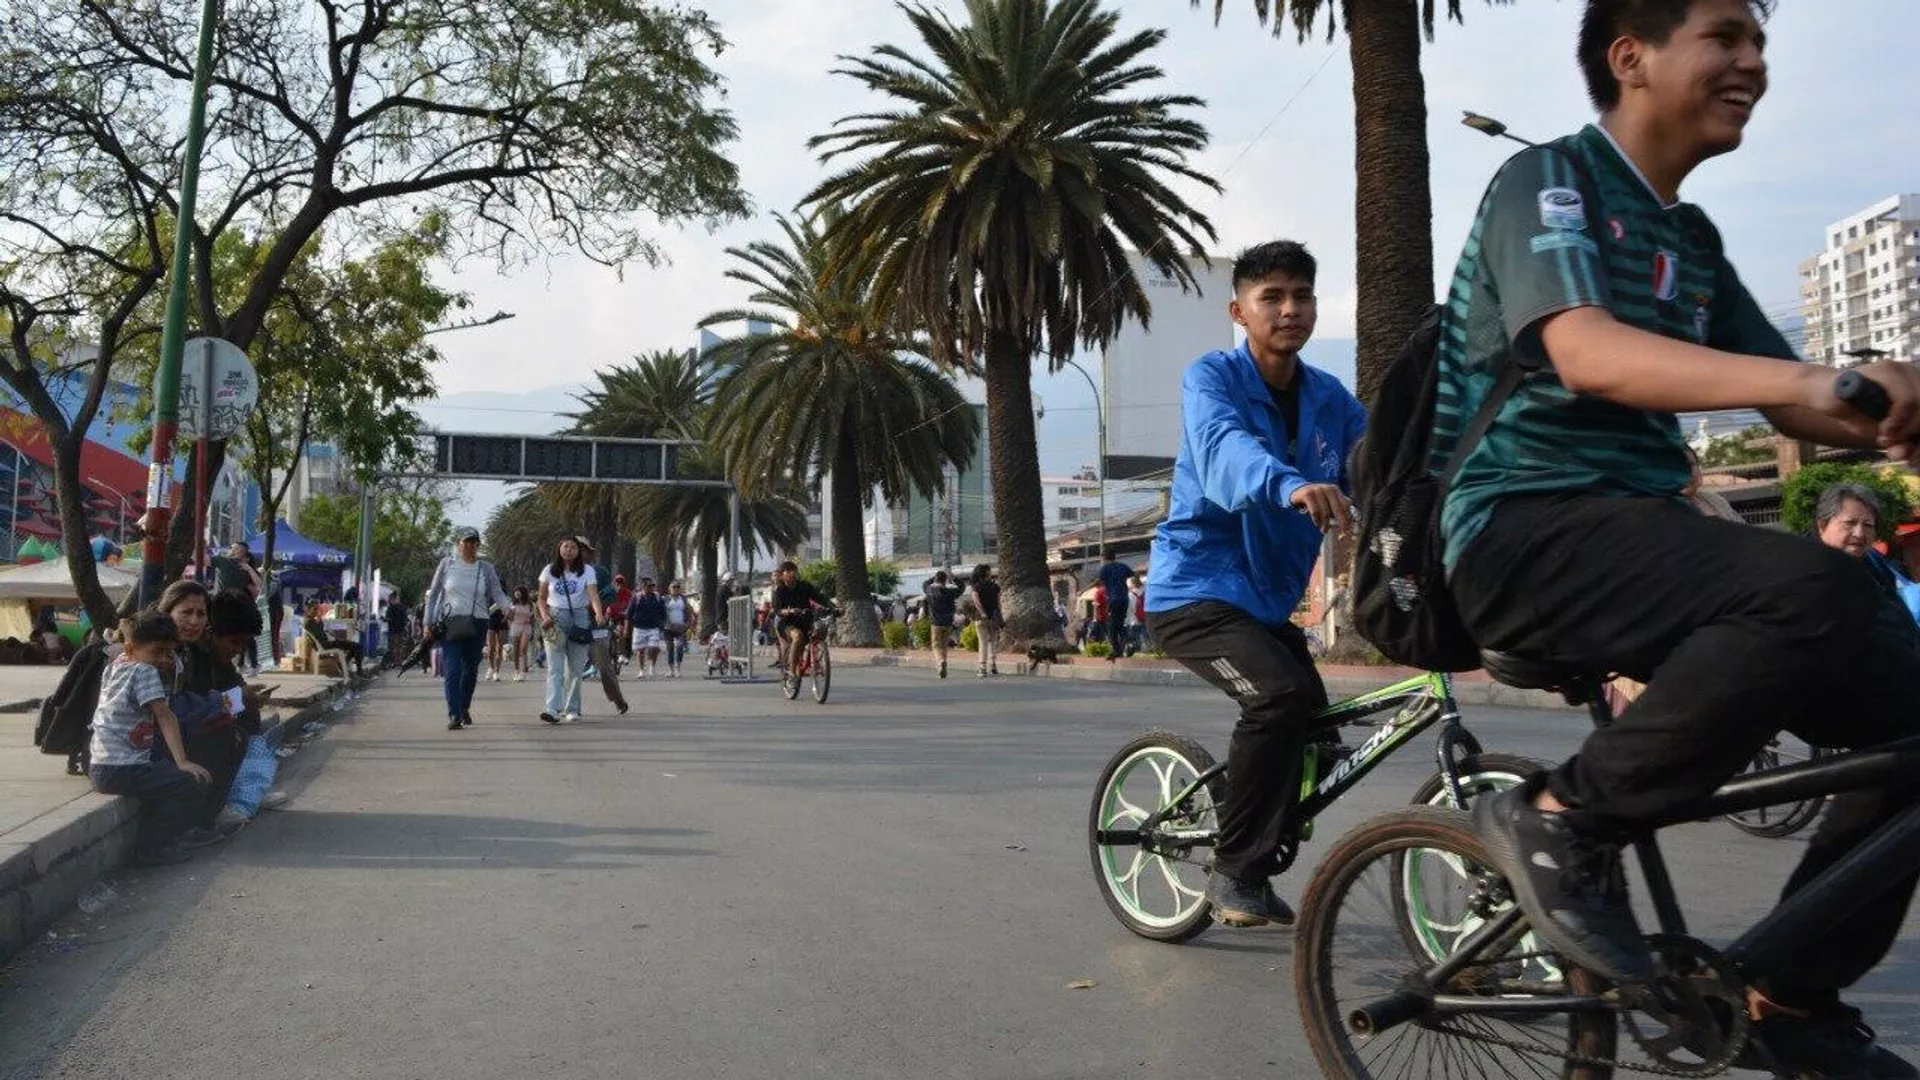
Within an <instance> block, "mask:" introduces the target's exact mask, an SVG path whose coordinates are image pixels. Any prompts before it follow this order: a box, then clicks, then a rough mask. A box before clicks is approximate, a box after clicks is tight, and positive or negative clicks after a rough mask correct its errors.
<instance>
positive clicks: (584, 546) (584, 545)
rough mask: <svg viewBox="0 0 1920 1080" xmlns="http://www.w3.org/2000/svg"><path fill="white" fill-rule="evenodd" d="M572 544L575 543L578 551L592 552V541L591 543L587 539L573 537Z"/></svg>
mask: <svg viewBox="0 0 1920 1080" xmlns="http://www.w3.org/2000/svg"><path fill="white" fill-rule="evenodd" d="M573 542H574V543H576V544H579V545H580V550H581V551H592V550H593V541H591V540H589V539H587V538H586V537H584V536H576V537H574V538H573Z"/></svg>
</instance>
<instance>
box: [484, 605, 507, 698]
mask: <svg viewBox="0 0 1920 1080" xmlns="http://www.w3.org/2000/svg"><path fill="white" fill-rule="evenodd" d="M506 653H507V613H506V612H505V611H504V610H502V609H500V608H495V609H493V611H491V612H489V613H488V614H487V681H488V682H499V681H500V663H501V661H502V660H504V659H505V658H506Z"/></svg>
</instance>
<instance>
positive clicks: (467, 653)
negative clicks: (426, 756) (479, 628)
mask: <svg viewBox="0 0 1920 1080" xmlns="http://www.w3.org/2000/svg"><path fill="white" fill-rule="evenodd" d="M486 645H487V639H486V638H484V637H481V636H480V635H479V634H475V635H474V636H472V637H470V638H468V639H467V640H465V641H443V642H441V643H440V672H441V675H442V676H443V677H444V678H445V679H446V688H447V718H448V719H450V720H451V719H461V718H465V716H466V715H467V711H468V710H469V709H471V708H473V688H474V685H475V684H477V683H478V682H479V681H480V657H481V654H482V652H483V651H484V650H485V649H486Z"/></svg>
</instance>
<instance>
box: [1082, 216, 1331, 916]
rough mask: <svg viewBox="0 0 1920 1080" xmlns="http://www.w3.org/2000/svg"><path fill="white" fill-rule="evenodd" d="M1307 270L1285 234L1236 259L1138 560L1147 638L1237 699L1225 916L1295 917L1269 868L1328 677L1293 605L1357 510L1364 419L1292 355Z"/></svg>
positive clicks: (1214, 892)
mask: <svg viewBox="0 0 1920 1080" xmlns="http://www.w3.org/2000/svg"><path fill="white" fill-rule="evenodd" d="M1315 271H1316V267H1315V264H1314V259H1313V256H1312V255H1310V254H1308V252H1307V250H1306V248H1304V247H1301V246H1300V245H1299V244H1296V243H1293V242H1292V241H1287V240H1280V241H1275V242H1273V243H1268V244H1261V245H1259V246H1257V247H1253V248H1249V249H1247V250H1246V251H1244V252H1242V253H1241V254H1240V256H1239V257H1238V258H1237V259H1235V260H1234V263H1233V300H1232V302H1231V303H1229V304H1228V305H1227V312H1228V314H1229V315H1230V316H1231V317H1232V319H1233V321H1234V322H1235V323H1236V324H1238V325H1239V326H1240V327H1242V328H1243V329H1244V330H1245V331H1246V334H1247V340H1246V342H1245V343H1244V344H1242V345H1241V346H1240V347H1239V348H1236V349H1230V350H1227V351H1224V352H1213V353H1208V354H1207V355H1205V356H1203V357H1201V358H1200V359H1198V360H1196V361H1194V363H1193V365H1192V366H1191V367H1189V368H1188V369H1187V373H1186V376H1185V377H1184V378H1183V379H1182V380H1181V387H1180V400H1181V405H1180V408H1181V426H1182V433H1181V437H1180V455H1179V458H1178V459H1177V460H1176V461H1175V463H1174V467H1173V495H1172V501H1171V504H1170V507H1169V510H1168V514H1167V520H1166V521H1164V522H1162V523H1161V524H1160V527H1159V529H1158V530H1157V531H1156V532H1155V533H1154V538H1153V553H1152V562H1151V565H1150V566H1149V568H1148V573H1147V627H1148V629H1149V631H1151V632H1152V634H1153V640H1154V641H1155V642H1157V643H1158V644H1159V646H1160V648H1161V649H1162V650H1163V651H1165V652H1166V654H1167V655H1168V656H1171V657H1173V658H1174V659H1175V660H1178V661H1180V662H1181V663H1182V664H1184V665H1186V666H1187V667H1188V668H1190V669H1192V670H1193V672H1194V673H1195V674H1197V675H1199V676H1200V677H1201V678H1203V679H1205V680H1207V681H1208V682H1210V683H1212V684H1213V685H1215V686H1217V687H1219V688H1220V689H1222V690H1224V691H1226V692H1227V694H1228V695H1229V696H1230V697H1232V698H1233V699H1234V700H1235V701H1236V702H1238V703H1239V705H1240V720H1239V723H1237V724H1235V725H1234V729H1233V739H1232V742H1231V743H1230V745H1229V747H1228V751H1227V798H1226V802H1225V803H1224V804H1223V805H1222V806H1220V807H1219V815H1220V836H1219V840H1218V841H1217V843H1216V845H1215V847H1214V861H1213V875H1212V877H1211V879H1210V880H1209V883H1208V886H1207V888H1208V899H1209V900H1210V901H1212V903H1213V907H1214V912H1215V914H1216V915H1218V916H1219V917H1220V919H1221V921H1222V922H1225V923H1226V924H1227V925H1229V926H1261V925H1264V924H1267V923H1278V924H1280V925H1283V926H1285V925H1290V924H1291V923H1292V922H1293V911H1292V910H1291V909H1290V908H1288V907H1287V905H1286V904H1285V903H1284V902H1283V901H1282V900H1281V899H1280V898H1279V897H1278V896H1276V895H1275V894H1274V891H1273V885H1272V883H1271V880H1270V879H1271V878H1272V877H1273V875H1274V874H1276V873H1277V872H1278V871H1279V849H1280V845H1281V843H1282V841H1283V840H1284V837H1283V836H1282V835H1281V828H1282V825H1283V823H1284V821H1285V817H1286V813H1287V811H1288V810H1289V809H1290V808H1291V807H1292V806H1293V803H1294V800H1295V798H1296V797H1297V796H1298V795H1299V787H1300V779H1299V776H1298V768H1299V764H1300V756H1301V752H1302V750H1303V749H1304V747H1305V743H1306V737H1307V717H1309V716H1310V715H1312V713H1313V712H1314V710H1316V709H1319V708H1320V707H1321V706H1323V705H1325V704H1326V703H1327V692H1326V688H1325V687H1324V686H1322V685H1321V682H1320V675H1319V673H1318V672H1316V671H1315V670H1314V666H1313V657H1312V655H1311V654H1309V653H1308V651H1307V642H1306V635H1305V634H1304V633H1302V632H1301V630H1300V628H1299V627H1297V626H1295V625H1293V623H1292V622H1291V621H1289V620H1290V618H1291V616H1292V615H1293V610H1294V608H1295V606H1297V605H1298V604H1299V602H1300V596H1301V594H1302V593H1303V592H1305V590H1306V585H1307V579H1308V577H1309V576H1311V575H1312V573H1313V564H1314V562H1315V560H1317V559H1318V558H1319V557H1320V543H1321V538H1322V534H1323V532H1324V531H1325V530H1327V529H1338V530H1339V531H1341V532H1343V533H1344V532H1346V531H1347V530H1348V529H1349V528H1350V527H1351V525H1352V518H1351V514H1350V507H1349V504H1348V502H1347V490H1346V484H1347V478H1346V461H1347V455H1348V453H1349V452H1350V451H1351V450H1352V449H1353V445H1354V443H1356V442H1358V441H1359V439H1360V435H1361V433H1362V431H1364V429H1365V428H1366V413H1365V411H1364V410H1363V409H1362V408H1361V407H1360V403H1359V402H1358V401H1356V400H1355V399H1354V397H1353V395H1352V394H1350V393H1348V392H1347V390H1346V388H1345V387H1343V386H1341V385H1340V383H1339V381H1338V380H1336V379H1335V378H1334V377H1333V376H1332V375H1329V374H1327V373H1326V372H1324V371H1320V370H1318V369H1315V368H1311V367H1308V366H1307V365H1306V364H1304V363H1302V362H1301V360H1300V349H1301V347H1302V346H1304V345H1306V343H1307V339H1308V338H1310V337H1312V336H1313V326H1314V321H1315V319H1316V317H1317V307H1316V300H1315V296H1314V275H1315ZM1123 600H1124V595H1123ZM1119 647H1120V643H1119V642H1116V643H1115V648H1116V649H1118V648H1119Z"/></svg>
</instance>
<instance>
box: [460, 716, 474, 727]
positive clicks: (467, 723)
mask: <svg viewBox="0 0 1920 1080" xmlns="http://www.w3.org/2000/svg"><path fill="white" fill-rule="evenodd" d="M460 726H461V727H472V726H473V714H472V713H464V712H463V713H461V714H460Z"/></svg>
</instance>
